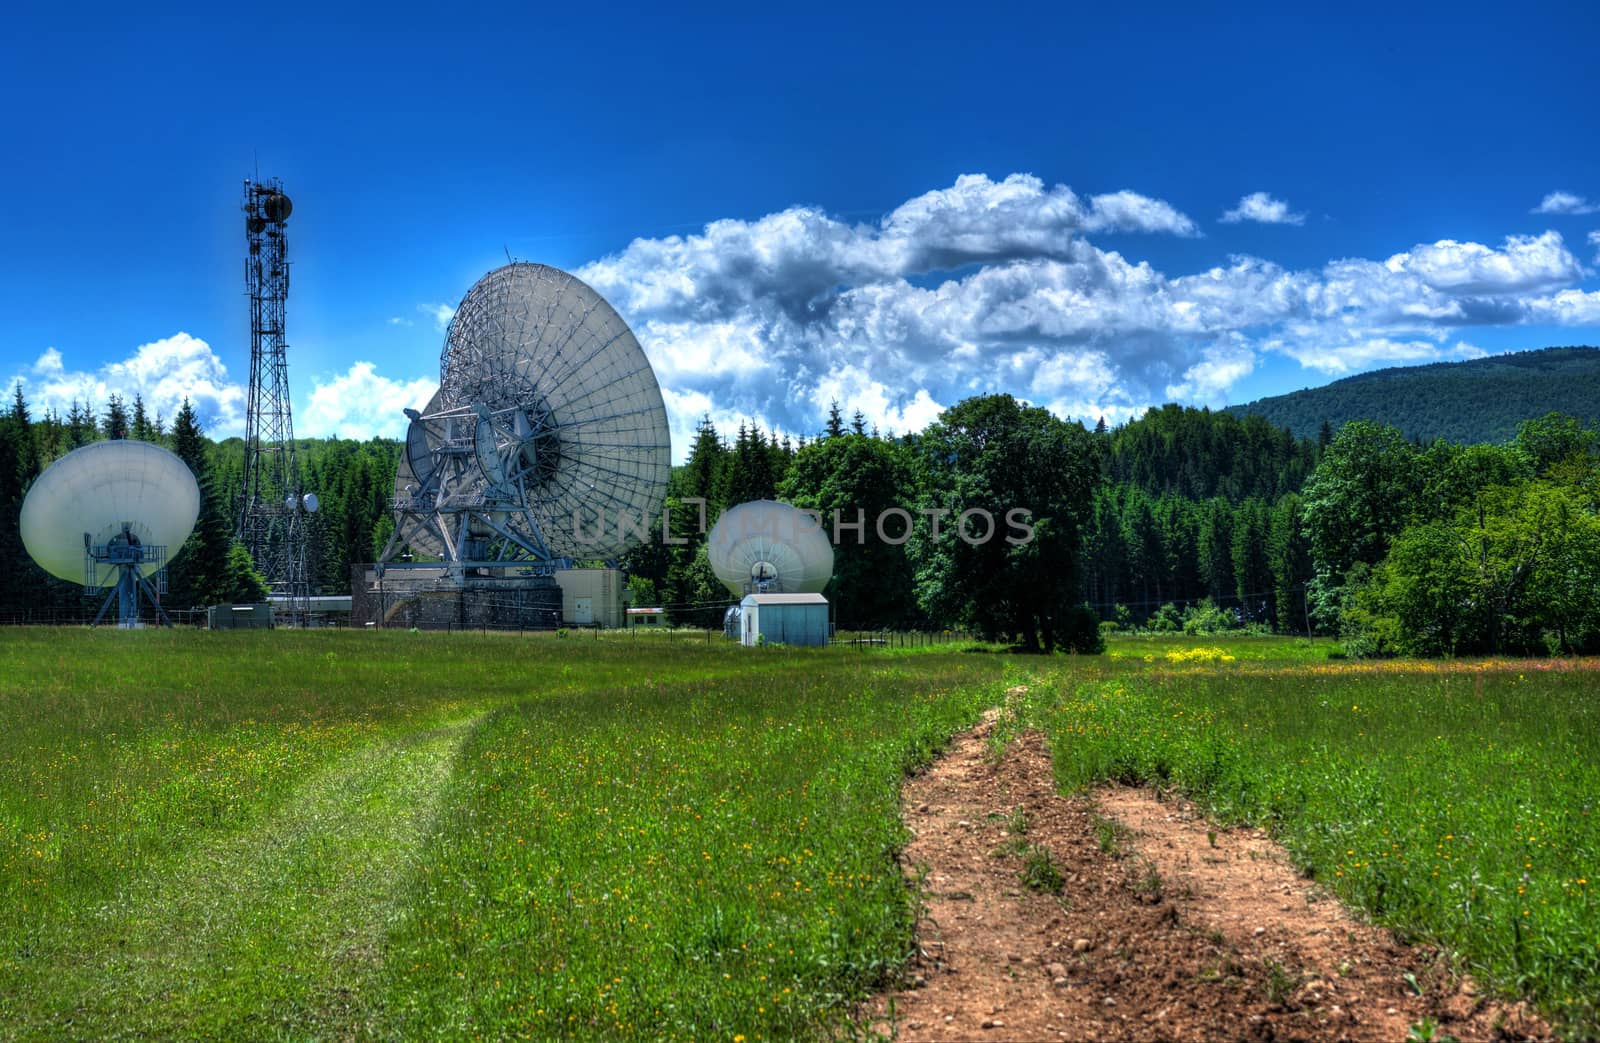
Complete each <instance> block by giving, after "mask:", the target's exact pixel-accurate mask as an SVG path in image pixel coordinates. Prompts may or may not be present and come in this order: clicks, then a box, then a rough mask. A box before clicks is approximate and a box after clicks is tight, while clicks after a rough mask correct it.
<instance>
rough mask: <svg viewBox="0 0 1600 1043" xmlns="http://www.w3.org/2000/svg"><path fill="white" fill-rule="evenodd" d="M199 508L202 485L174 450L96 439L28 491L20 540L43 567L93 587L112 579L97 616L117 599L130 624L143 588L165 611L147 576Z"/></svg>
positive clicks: (177, 544)
mask: <svg viewBox="0 0 1600 1043" xmlns="http://www.w3.org/2000/svg"><path fill="white" fill-rule="evenodd" d="M199 514H200V486H199V485H198V484H197V483H196V482H195V480H194V474H193V473H191V472H190V470H189V467H188V465H187V464H185V463H184V462H183V461H182V460H181V459H179V458H178V457H177V456H175V455H174V454H172V453H170V452H168V451H167V450H165V449H163V448H161V447H160V446H158V445H151V444H150V443H149V442H134V441H126V440H118V441H113V442H94V443H92V444H90V445H86V446H83V447H82V448H79V449H74V450H73V451H72V452H70V453H68V454H67V455H66V456H63V457H62V458H61V459H59V460H57V461H56V462H55V463H53V464H51V465H50V466H49V467H48V468H47V469H46V470H45V472H44V473H43V474H41V475H40V476H39V478H38V480H37V481H35V482H34V483H33V487H32V488H30V489H29V490H28V496H27V498H26V499H25V500H23V502H22V518H21V523H22V524H21V529H22V545H23V546H24V547H26V548H27V551H28V554H29V555H30V556H31V557H32V558H33V560H34V561H36V562H38V563H39V566H40V567H41V568H43V569H44V570H45V571H46V572H48V573H50V574H51V575H52V576H57V577H60V578H61V579H64V580H68V581H69V582H72V583H81V584H83V585H84V586H85V587H86V588H88V590H89V592H91V593H93V592H95V591H97V590H98V589H99V588H100V587H102V586H108V585H110V581H112V580H114V581H115V583H116V586H115V587H114V588H113V589H112V591H111V593H110V594H109V595H108V596H107V598H106V603H105V604H104V605H102V606H101V608H100V615H104V614H105V611H106V608H107V607H108V606H109V605H110V604H111V601H112V600H113V599H114V598H115V599H118V600H119V603H120V611H119V613H118V618H119V619H120V620H121V621H122V623H123V624H124V625H132V624H133V623H134V622H136V621H137V619H138V614H139V608H138V594H139V591H140V590H143V591H144V592H145V593H146V594H147V595H149V596H150V599H151V601H152V602H153V603H155V604H156V608H157V611H158V613H159V612H160V603H159V599H158V598H157V597H156V590H155V588H153V587H151V585H150V583H149V582H148V578H149V577H151V576H154V575H156V574H158V573H159V572H160V571H161V569H163V568H164V567H165V565H166V562H167V556H168V554H169V553H176V551H177V550H178V548H179V547H181V546H182V545H183V541H184V540H186V539H188V538H189V533H191V532H193V531H194V523H195V519H196V518H197V517H199ZM163 617H164V614H163ZM99 619H100V616H96V617H95V621H96V622H98V621H99Z"/></svg>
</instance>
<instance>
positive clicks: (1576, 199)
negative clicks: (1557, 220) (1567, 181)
mask: <svg viewBox="0 0 1600 1043" xmlns="http://www.w3.org/2000/svg"><path fill="white" fill-rule="evenodd" d="M1528 212H1529V213H1531V214H1593V213H1596V212H1600V203H1591V202H1589V200H1587V199H1585V198H1584V197H1583V196H1578V195H1573V194H1572V193H1571V192H1559V191H1558V192H1551V193H1550V194H1549V195H1547V196H1545V197H1544V199H1542V200H1541V201H1540V202H1539V205H1538V206H1536V207H1534V208H1533V209H1532V210H1530V211H1528Z"/></svg>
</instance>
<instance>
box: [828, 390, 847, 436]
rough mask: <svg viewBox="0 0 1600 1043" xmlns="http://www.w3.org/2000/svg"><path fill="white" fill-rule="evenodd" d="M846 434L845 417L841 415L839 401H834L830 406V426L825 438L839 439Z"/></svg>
mask: <svg viewBox="0 0 1600 1043" xmlns="http://www.w3.org/2000/svg"><path fill="white" fill-rule="evenodd" d="M842 434H844V417H843V416H842V415H840V413H839V400H838V399H834V400H833V401H832V402H831V403H829V404H828V426H827V429H826V432H825V435H824V437H827V438H838V437H839V436H840V435H842Z"/></svg>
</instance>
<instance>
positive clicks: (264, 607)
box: [206, 601, 272, 630]
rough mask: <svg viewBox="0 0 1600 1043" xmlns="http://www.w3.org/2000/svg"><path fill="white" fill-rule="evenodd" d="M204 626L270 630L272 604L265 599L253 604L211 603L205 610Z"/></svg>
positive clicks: (221, 628) (213, 628)
mask: <svg viewBox="0 0 1600 1043" xmlns="http://www.w3.org/2000/svg"><path fill="white" fill-rule="evenodd" d="M206 626H207V627H208V628H210V629H212V630H270V629H271V628H272V606H271V605H270V604H268V603H267V602H265V601H263V602H260V603H257V604H253V605H212V606H211V607H210V608H209V609H207V610H206Z"/></svg>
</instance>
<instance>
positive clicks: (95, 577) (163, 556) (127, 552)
mask: <svg viewBox="0 0 1600 1043" xmlns="http://www.w3.org/2000/svg"><path fill="white" fill-rule="evenodd" d="M152 564H153V565H155V566H156V570H155V572H154V574H153V575H150V576H146V575H145V574H144V573H145V570H146V568H147V567H148V566H150V565H152ZM166 565H167V548H165V547H162V546H159V545H156V544H148V543H144V544H141V543H140V542H139V541H138V538H137V537H135V536H132V534H131V532H130V530H129V528H128V527H127V526H124V527H123V531H122V532H120V533H118V534H117V535H116V536H114V537H113V538H112V539H111V540H110V541H109V542H107V543H91V542H90V541H89V534H88V533H84V534H83V592H84V595H85V596H86V597H98V596H99V595H100V591H101V590H102V589H104V588H106V587H109V588H110V592H109V593H108V594H106V598H105V600H104V601H102V602H101V603H100V611H99V612H96V613H95V617H94V622H93V623H92V624H90V625H91V626H99V625H100V621H101V620H102V619H104V618H105V614H106V610H107V609H109V608H110V607H111V603H112V602H113V601H115V602H116V603H117V625H118V626H120V627H122V628H124V629H131V628H133V627H136V626H138V625H139V598H140V595H141V594H143V595H144V596H145V597H147V598H149V599H150V604H151V606H152V607H153V608H154V609H155V612H156V618H157V619H158V620H159V621H160V622H161V624H162V625H163V626H169V627H170V626H171V625H172V620H171V619H169V618H167V613H166V610H165V609H163V608H162V607H161V595H162V594H164V593H166V590H167V568H166ZM102 569H103V570H105V572H103V573H102V571H101V570H102Z"/></svg>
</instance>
